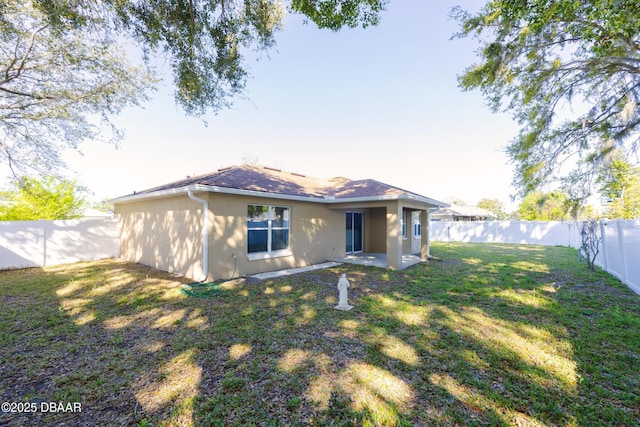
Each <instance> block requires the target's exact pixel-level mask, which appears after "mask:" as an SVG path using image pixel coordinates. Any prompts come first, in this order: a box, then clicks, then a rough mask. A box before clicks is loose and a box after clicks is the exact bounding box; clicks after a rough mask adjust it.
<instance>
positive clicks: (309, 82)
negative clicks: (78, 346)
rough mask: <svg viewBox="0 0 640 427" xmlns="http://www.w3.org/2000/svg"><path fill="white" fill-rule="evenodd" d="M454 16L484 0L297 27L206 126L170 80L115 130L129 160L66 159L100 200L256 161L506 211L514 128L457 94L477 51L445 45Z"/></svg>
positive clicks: (100, 155)
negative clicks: (187, 110) (351, 23)
mask: <svg viewBox="0 0 640 427" xmlns="http://www.w3.org/2000/svg"><path fill="white" fill-rule="evenodd" d="M455 4H461V5H462V6H463V7H465V8H467V9H472V10H475V9H476V8H478V7H479V5H480V2H473V1H469V2H466V3H465V2H459V1H442V2H422V1H421V2H407V1H402V0H390V2H389V5H388V10H387V11H386V12H384V13H383V14H382V19H381V23H380V25H379V26H377V27H370V28H367V29H366V30H362V29H354V30H348V29H345V30H342V31H340V32H337V33H334V32H331V31H325V30H318V29H317V28H316V27H315V26H314V25H313V24H312V23H311V24H308V25H304V24H303V23H302V18H301V17H299V16H292V15H289V16H287V18H286V22H285V28H284V30H283V31H282V32H281V33H279V34H278V35H277V47H276V49H275V50H274V51H272V52H270V53H269V55H268V57H267V55H264V54H263V55H262V57H261V58H260V59H259V60H254V59H250V60H249V61H248V65H249V66H250V69H251V73H252V75H253V78H252V79H250V80H249V81H248V84H247V88H246V95H247V98H248V99H236V100H235V104H234V106H233V107H232V108H231V109H229V110H223V111H220V112H219V113H218V114H217V115H214V114H209V115H207V116H206V117H204V119H205V120H206V121H207V122H208V126H205V125H204V124H203V122H202V120H200V119H197V118H191V117H186V116H185V114H184V113H183V112H182V111H181V110H180V108H179V107H178V106H176V105H175V103H174V101H173V94H172V90H173V89H172V87H171V84H170V81H171V79H170V78H168V79H167V81H166V82H165V83H163V84H162V88H161V90H160V91H159V92H157V93H156V94H155V95H154V97H153V100H151V101H150V102H148V103H147V104H145V106H144V109H133V108H132V109H127V110H126V111H124V112H123V113H122V114H121V115H120V116H118V117H116V118H115V120H114V121H115V123H116V124H117V125H118V126H119V127H121V128H123V129H124V130H125V131H126V137H125V139H124V141H123V142H122V144H121V147H120V149H118V150H116V149H114V148H113V147H112V146H108V145H104V144H96V143H85V144H83V145H82V146H81V150H82V152H83V153H84V155H83V156H79V155H77V154H74V153H67V154H66V155H65V159H66V160H67V162H68V164H69V174H70V175H71V176H72V177H75V178H77V179H78V180H79V181H80V183H81V184H83V185H85V186H87V187H88V188H89V189H90V190H92V191H93V192H94V196H93V198H94V199H96V200H99V199H101V198H103V197H117V196H121V195H125V194H129V193H131V192H133V191H134V190H143V189H145V188H149V187H152V186H155V185H159V184H163V183H166V182H170V181H173V180H176V179H181V178H184V177H185V176H186V175H194V174H201V173H206V172H210V171H214V170H216V169H218V168H220V167H223V166H230V165H235V164H240V163H242V162H243V160H246V159H252V160H257V161H258V163H261V164H265V165H269V166H274V167H279V168H281V169H284V170H289V171H294V172H299V173H303V174H306V175H310V176H317V177H333V176H345V177H348V178H352V179H360V178H373V179H377V180H379V181H383V182H386V183H389V184H392V185H396V186H398V187H401V188H405V189H408V190H411V191H414V192H417V193H420V194H423V195H425V196H428V197H432V198H436V199H440V200H442V199H446V198H451V197H455V198H459V199H462V200H464V201H466V202H468V203H470V204H474V203H477V202H478V201H479V200H480V199H482V198H486V197H488V198H497V199H500V200H502V201H503V202H504V203H505V204H507V203H509V195H510V194H513V193H514V189H513V188H512V187H511V177H512V176H511V175H512V169H511V166H510V165H508V164H507V162H508V159H507V157H506V155H505V154H504V153H503V152H502V151H501V150H502V148H503V147H504V146H505V145H506V144H507V143H508V142H509V140H510V139H512V138H513V137H514V136H515V135H516V133H517V127H516V125H515V124H514V123H513V122H512V120H511V118H510V117H509V116H508V115H504V114H500V115H496V114H492V113H491V112H490V111H489V110H488V108H487V107H486V106H485V103H484V100H483V99H482V97H481V95H480V94H479V93H477V92H462V91H461V90H460V89H459V88H458V86H457V75H459V74H460V73H461V72H462V71H463V70H464V68H465V67H466V66H468V65H470V64H471V63H473V62H474V61H475V54H474V50H475V49H477V46H476V45H475V44H474V43H473V41H472V40H457V39H455V40H450V38H451V35H452V34H453V33H454V32H455V31H456V30H457V26H456V23H455V22H454V21H452V20H451V19H450V18H449V17H448V13H449V10H450V9H451V7H453V6H454V5H455ZM164 71H165V72H167V73H168V71H169V70H168V69H165V70H164Z"/></svg>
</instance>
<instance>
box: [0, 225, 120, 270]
mask: <svg viewBox="0 0 640 427" xmlns="http://www.w3.org/2000/svg"><path fill="white" fill-rule="evenodd" d="M118 236H119V230H118V221H116V220H114V219H102V218H100V219H77V220H66V221H10V222H9V221H7V222H0V270H1V269H9V268H25V267H43V266H47V265H54V264H63V263H68V262H76V261H89V260H96V259H101V258H110V257H117V256H119V255H120V242H119V237H118Z"/></svg>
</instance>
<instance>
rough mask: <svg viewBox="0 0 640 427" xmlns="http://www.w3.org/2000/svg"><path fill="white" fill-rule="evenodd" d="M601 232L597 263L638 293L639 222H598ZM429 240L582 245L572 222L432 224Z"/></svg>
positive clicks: (639, 284) (444, 222) (639, 263)
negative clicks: (601, 238) (601, 239)
mask: <svg viewBox="0 0 640 427" xmlns="http://www.w3.org/2000/svg"><path fill="white" fill-rule="evenodd" d="M599 230H600V233H601V234H602V233H604V235H603V241H602V243H601V245H600V253H599V254H598V256H597V257H596V260H595V262H596V264H597V265H599V266H600V267H602V268H603V269H605V270H606V271H608V272H609V273H611V274H613V275H614V276H616V277H617V278H619V279H620V280H621V281H622V282H624V283H625V284H626V285H627V286H629V288H631V289H632V290H633V291H634V292H636V293H637V294H640V220H631V221H621V220H616V221H611V220H603V221H601V222H600V227H599ZM430 238H431V240H433V241H440V242H482V243H520V244H536V245H545V246H556V245H560V246H570V247H573V248H579V247H580V245H581V238H580V222H574V221H548V222H540V221H433V222H432V223H431V224H430Z"/></svg>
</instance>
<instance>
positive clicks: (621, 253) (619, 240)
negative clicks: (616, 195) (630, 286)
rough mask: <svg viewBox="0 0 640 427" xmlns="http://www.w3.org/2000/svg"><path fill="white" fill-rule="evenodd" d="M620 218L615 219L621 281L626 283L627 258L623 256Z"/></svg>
mask: <svg viewBox="0 0 640 427" xmlns="http://www.w3.org/2000/svg"><path fill="white" fill-rule="evenodd" d="M620 221H621V220H619V219H618V220H616V226H617V228H618V247H619V248H620V258H621V259H622V282H624V283H625V284H626V283H627V260H626V259H625V256H624V238H623V236H622V234H623V233H622V225H621V222H620Z"/></svg>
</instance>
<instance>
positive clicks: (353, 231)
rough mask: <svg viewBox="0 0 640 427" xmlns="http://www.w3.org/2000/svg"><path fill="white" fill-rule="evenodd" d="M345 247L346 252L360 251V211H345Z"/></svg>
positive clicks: (362, 222)
mask: <svg viewBox="0 0 640 427" xmlns="http://www.w3.org/2000/svg"><path fill="white" fill-rule="evenodd" d="M346 226H347V228H346V230H347V236H346V237H347V247H346V252H347V253H348V254H352V253H355V252H362V238H363V235H364V233H363V232H362V228H363V226H364V221H363V215H362V212H347V224H346Z"/></svg>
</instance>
